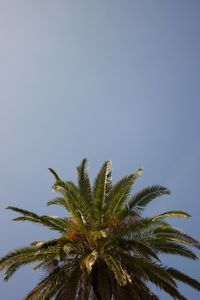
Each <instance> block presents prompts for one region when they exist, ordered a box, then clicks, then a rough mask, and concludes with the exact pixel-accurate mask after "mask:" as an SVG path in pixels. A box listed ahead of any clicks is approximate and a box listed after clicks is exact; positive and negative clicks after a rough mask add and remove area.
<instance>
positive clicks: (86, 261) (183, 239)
mask: <svg viewBox="0 0 200 300" xmlns="http://www.w3.org/2000/svg"><path fill="white" fill-rule="evenodd" d="M49 170H50V172H51V173H52V174H53V175H54V177H55V183H54V185H53V187H52V190H53V191H55V192H57V193H58V194H60V197H57V198H55V199H53V200H51V201H49V202H48V205H61V206H62V207H64V209H66V211H68V213H69V214H70V215H69V216H68V215H67V216H66V217H64V218H60V217H55V216H39V215H38V214H36V213H33V212H30V211H27V210H24V209H21V208H17V207H13V206H9V207H7V209H10V210H12V211H15V212H17V213H19V214H20V216H19V217H17V218H15V219H14V220H15V221H30V222H33V223H39V224H41V225H43V226H47V227H48V228H50V229H51V230H56V231H58V232H59V236H58V238H56V239H52V240H47V241H35V242H33V243H32V244H31V245H29V246H27V247H23V248H19V249H17V250H15V251H12V252H10V253H8V254H7V255H5V256H3V257H2V258H1V259H0V269H1V270H4V271H5V273H4V280H5V281H7V280H8V279H9V278H10V277H11V276H12V275H13V274H14V273H15V272H16V271H17V270H18V269H19V268H20V267H21V266H23V265H25V264H28V263H37V264H36V266H35V267H34V270H37V269H39V268H43V269H44V270H45V272H46V275H45V277H44V278H43V279H42V280H41V281H40V282H39V283H38V285H37V286H36V287H35V288H34V289H33V290H32V291H31V292H30V293H29V294H28V295H27V296H26V297H25V298H24V300H42V299H43V300H49V299H56V300H63V299H70V300H73V299H74V300H75V299H79V300H87V299H94V300H110V299H114V300H124V299H130V300H132V299H133V300H140V299H141V300H145V299H146V300H150V299H154V300H156V299H159V298H158V296H156V295H155V293H153V292H152V291H151V290H150V288H149V286H148V283H153V284H154V285H156V286H157V287H159V288H160V289H162V290H164V291H165V292H166V293H167V294H168V295H169V296H170V297H171V298H173V299H180V300H184V299H186V298H185V297H184V296H183V295H182V294H181V293H180V291H179V290H178V285H177V281H182V282H184V283H186V284H188V285H190V286H191V287H193V288H195V289H197V290H199V291H200V283H199V282H198V281H197V280H195V279H193V278H191V277H190V276H188V275H186V274H184V273H183V272H181V271H179V270H177V269H175V268H172V267H168V266H165V265H163V264H162V262H161V260H160V256H159V255H160V254H163V253H164V254H166V253H167V254H174V255H180V256H184V257H186V258H189V259H192V260H196V259H197V256H196V255H195V253H194V252H192V250H191V247H194V248H199V247H200V245H199V242H198V241H197V240H196V239H195V238H194V237H192V236H191V235H189V234H187V233H185V232H183V231H181V230H180V229H177V228H174V227H173V226H171V225H170V224H169V223H168V222H167V221H166V219H167V218H169V217H174V216H176V217H183V218H187V217H189V215H188V214H187V213H185V212H183V211H168V212H164V213H161V214H157V215H154V216H152V217H142V216H141V214H142V212H143V210H144V208H145V207H146V206H147V205H148V204H149V203H150V202H151V201H152V200H153V199H155V198H157V197H159V196H163V195H168V194H169V193H170V192H169V190H168V189H167V188H165V187H163V186H160V185H153V186H149V187H146V188H144V189H143V190H141V191H139V192H138V193H136V194H135V195H133V196H131V195H130V193H131V189H132V186H133V184H134V182H135V180H136V179H137V178H138V177H139V176H140V175H141V173H142V169H141V168H139V169H138V170H136V172H134V173H131V174H129V175H128V176H124V177H122V178H121V179H120V180H119V181H118V182H117V183H115V184H113V183H112V177H111V172H112V165H111V162H110V161H106V162H105V163H104V164H103V166H102V167H101V169H100V172H99V174H98V175H97V177H96V179H95V181H94V184H93V186H91V184H90V180H89V176H88V172H87V160H86V159H83V160H82V162H81V164H80V165H79V166H78V168H77V171H78V184H77V185H75V184H74V183H73V182H71V181H63V180H62V179H61V178H60V177H59V176H58V175H57V173H56V172H55V171H54V170H53V169H51V168H50V169H49Z"/></svg>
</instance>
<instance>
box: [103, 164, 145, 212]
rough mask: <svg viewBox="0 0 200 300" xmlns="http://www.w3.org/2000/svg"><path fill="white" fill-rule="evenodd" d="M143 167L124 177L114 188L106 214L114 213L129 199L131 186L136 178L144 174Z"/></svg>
mask: <svg viewBox="0 0 200 300" xmlns="http://www.w3.org/2000/svg"><path fill="white" fill-rule="evenodd" d="M142 171H143V169H142V168H139V169H138V170H137V171H136V172H134V173H132V174H130V175H128V176H124V177H122V179H120V180H119V181H118V182H117V183H116V184H115V185H114V186H113V188H112V190H111V192H110V193H109V196H108V201H107V207H106V214H108V215H109V214H114V213H115V212H116V211H117V210H118V209H120V208H121V205H122V204H124V202H125V201H126V200H127V197H128V196H129V194H130V192H131V188H132V185H133V183H134V182H135V181H136V179H137V178H138V177H139V176H140V175H141V174H142Z"/></svg>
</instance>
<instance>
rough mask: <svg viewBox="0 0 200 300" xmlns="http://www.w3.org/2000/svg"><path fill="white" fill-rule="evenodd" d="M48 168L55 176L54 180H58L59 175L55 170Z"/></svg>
mask: <svg viewBox="0 0 200 300" xmlns="http://www.w3.org/2000/svg"><path fill="white" fill-rule="evenodd" d="M48 170H49V171H50V172H51V174H53V176H54V177H55V179H56V180H60V177H59V176H58V174H57V173H56V171H54V169H52V168H48Z"/></svg>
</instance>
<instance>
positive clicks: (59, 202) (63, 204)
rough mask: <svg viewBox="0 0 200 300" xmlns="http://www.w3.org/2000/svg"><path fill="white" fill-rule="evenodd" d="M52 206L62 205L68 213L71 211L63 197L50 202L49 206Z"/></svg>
mask: <svg viewBox="0 0 200 300" xmlns="http://www.w3.org/2000/svg"><path fill="white" fill-rule="evenodd" d="M50 205H60V206H62V207H64V208H65V209H66V210H67V211H69V207H68V205H67V201H66V200H65V198H63V197H56V198H54V199H52V200H50V201H48V202H47V206H50Z"/></svg>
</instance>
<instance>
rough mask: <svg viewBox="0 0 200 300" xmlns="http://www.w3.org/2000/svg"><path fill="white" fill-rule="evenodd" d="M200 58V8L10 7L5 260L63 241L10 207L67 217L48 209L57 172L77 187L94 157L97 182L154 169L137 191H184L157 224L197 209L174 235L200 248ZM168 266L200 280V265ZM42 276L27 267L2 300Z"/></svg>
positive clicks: (2, 159)
mask: <svg viewBox="0 0 200 300" xmlns="http://www.w3.org/2000/svg"><path fill="white" fill-rule="evenodd" d="M199 53H200V1H199V0H190V1H189V0H187V1H185V0H167V1H164V0H151V1H149V0H146V1H145V0H138V1H136V0H123V1H119V0H101V1H97V0H84V1H83V0H71V1H69V0H56V1H53V0H34V1H33V0H30V1H27V0H18V1H15V0H0V236H1V243H0V255H3V254H5V253H6V252H7V251H9V250H11V249H15V248H16V247H19V246H25V245H28V244H29V243H30V242H31V241H33V240H40V239H41V240H43V239H48V238H50V237H52V236H54V235H55V233H51V232H49V231H48V230H46V229H41V228H40V227H39V226H37V225H34V224H29V223H22V224H20V223H14V222H11V219H12V218H13V217H14V216H16V214H14V213H12V212H10V211H7V210H5V209H4V208H5V207H6V206H8V205H15V206H19V207H23V208H26V209H29V210H33V211H36V212H38V213H40V214H52V215H55V214H62V211H61V210H60V209H59V208H55V207H49V208H46V202H47V201H48V200H50V199H51V198H52V197H54V195H53V194H52V192H51V191H50V187H51V185H52V184H53V178H52V176H51V175H50V174H49V172H48V170H47V168H48V167H53V168H55V169H56V170H57V172H58V173H59V174H60V175H61V176H63V177H64V178H66V179H72V180H75V179H76V172H75V171H76V170H75V167H76V166H77V165H78V164H79V162H80V160H81V159H82V158H83V157H87V158H88V160H89V167H90V174H91V176H92V178H94V176H95V174H96V173H97V171H98V169H99V168H100V166H101V164H102V163H103V162H104V161H105V160H107V159H111V160H112V162H113V167H114V170H113V172H114V173H113V178H114V180H116V179H118V178H119V177H121V176H123V175H125V174H128V173H130V172H132V171H134V170H135V169H136V168H138V167H139V166H143V167H144V169H145V170H144V173H143V175H142V177H141V178H140V179H139V181H138V183H137V184H136V185H135V189H136V190H137V189H139V188H140V187H144V186H146V185H151V184H155V183H158V184H162V185H166V186H167V187H169V188H170V190H171V191H172V196H170V197H166V198H161V199H160V200H155V202H154V203H153V204H151V205H150V206H149V207H148V210H147V211H146V213H147V214H154V213H157V212H162V211H163V210H172V209H182V210H186V211H187V212H188V213H190V214H191V215H192V218H191V219H189V220H175V221H173V224H175V225H176V226H178V227H179V226H180V227H181V228H183V229H184V230H186V231H189V232H190V233H192V234H194V235H195V236H196V237H198V238H199V239H200V234H199V225H200V222H199V211H200V199H199V169H200V139H199V128H200V118H199V114H200V102H199V101H200V99H199V96H200V56H199ZM164 261H165V262H166V263H167V264H170V263H171V264H173V265H174V266H177V267H178V268H180V269H181V270H183V271H186V272H187V273H188V274H190V275H192V276H193V277H195V278H198V279H199V278H200V271H199V270H200V263H193V262H190V261H187V260H185V259H179V258H174V257H170V258H164ZM40 276H41V274H40V273H39V272H35V273H32V272H31V267H29V266H28V267H25V268H24V269H22V270H21V271H19V272H18V273H16V275H15V276H14V277H13V278H12V279H11V280H10V281H9V282H8V283H2V281H1V282H0V299H3V300H4V299H5V300H21V299H22V298H23V296H24V295H25V294H26V293H27V292H28V291H29V290H30V289H31V288H32V287H33V286H34V285H35V284H36V282H37V281H38V280H39V278H40ZM181 291H182V292H183V293H185V295H186V298H187V299H189V300H197V299H199V295H198V294H197V293H196V292H195V291H193V290H192V289H190V288H188V287H187V286H184V285H181ZM159 295H162V296H161V299H162V300H163V299H164V300H167V299H169V298H168V297H166V295H163V294H161V293H160V292H159Z"/></svg>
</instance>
